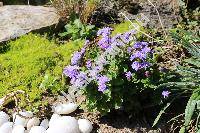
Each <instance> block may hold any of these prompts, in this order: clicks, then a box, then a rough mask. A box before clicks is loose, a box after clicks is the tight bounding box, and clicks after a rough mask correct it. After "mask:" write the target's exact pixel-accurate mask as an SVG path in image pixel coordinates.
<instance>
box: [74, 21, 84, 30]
mask: <svg viewBox="0 0 200 133" xmlns="http://www.w3.org/2000/svg"><path fill="white" fill-rule="evenodd" d="M74 24H75V25H76V27H77V28H79V29H80V28H82V27H83V24H82V23H81V21H80V19H76V20H75V21H74Z"/></svg>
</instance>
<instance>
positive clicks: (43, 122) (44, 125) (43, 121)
mask: <svg viewBox="0 0 200 133" xmlns="http://www.w3.org/2000/svg"><path fill="white" fill-rule="evenodd" d="M40 126H42V127H44V128H45V129H47V128H48V127H49V120H48V119H44V120H42V122H41V123H40Z"/></svg>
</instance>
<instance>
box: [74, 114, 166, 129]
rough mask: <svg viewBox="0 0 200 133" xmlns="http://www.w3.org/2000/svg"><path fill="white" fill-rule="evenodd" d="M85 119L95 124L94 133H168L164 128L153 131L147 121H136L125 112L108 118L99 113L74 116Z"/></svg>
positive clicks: (109, 115) (110, 115)
mask: <svg viewBox="0 0 200 133" xmlns="http://www.w3.org/2000/svg"><path fill="white" fill-rule="evenodd" d="M74 116H75V117H76V118H77V119H78V118H85V119H88V120H90V121H91V122H92V123H93V131H92V133H168V132H167V130H165V129H164V127H161V128H162V129H161V128H158V129H153V128H151V126H150V125H149V124H148V123H147V121H146V119H145V118H143V119H134V118H131V116H129V115H127V114H126V113H124V112H118V111H114V112H112V113H109V114H108V115H106V116H100V114H99V113H92V112H91V113H89V112H87V113H86V112H83V111H80V110H79V111H78V112H77V113H76V114H75V115H74Z"/></svg>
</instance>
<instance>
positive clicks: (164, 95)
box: [162, 91, 171, 98]
mask: <svg viewBox="0 0 200 133" xmlns="http://www.w3.org/2000/svg"><path fill="white" fill-rule="evenodd" d="M170 93H171V92H169V91H163V92H162V95H163V97H164V98H167V97H169V94H170Z"/></svg>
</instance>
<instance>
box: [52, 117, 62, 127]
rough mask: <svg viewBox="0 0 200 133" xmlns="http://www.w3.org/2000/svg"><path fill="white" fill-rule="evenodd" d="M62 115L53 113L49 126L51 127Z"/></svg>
mask: <svg viewBox="0 0 200 133" xmlns="http://www.w3.org/2000/svg"><path fill="white" fill-rule="evenodd" d="M60 117H61V116H60V115H59V114H53V115H52V116H51V119H50V121H49V127H50V126H51V125H54V123H55V121H56V120H57V119H58V118H60Z"/></svg>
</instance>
